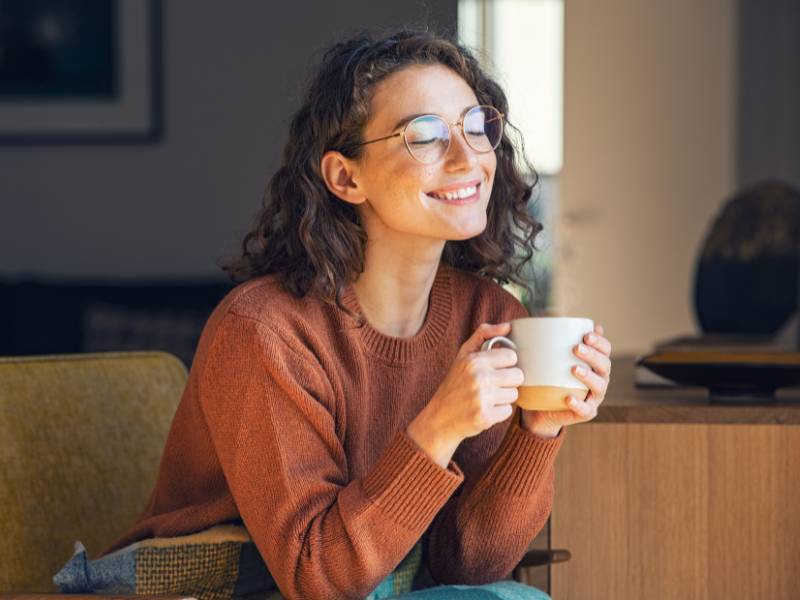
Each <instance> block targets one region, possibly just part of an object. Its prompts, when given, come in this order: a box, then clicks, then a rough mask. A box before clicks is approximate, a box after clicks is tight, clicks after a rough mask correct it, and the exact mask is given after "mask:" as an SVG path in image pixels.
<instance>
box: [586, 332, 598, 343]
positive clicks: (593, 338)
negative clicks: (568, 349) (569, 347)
mask: <svg viewBox="0 0 800 600" xmlns="http://www.w3.org/2000/svg"><path fill="white" fill-rule="evenodd" d="M587 340H588V342H589V343H590V344H594V343H595V342H596V341H597V338H596V337H595V336H594V335H593V334H591V333H590V334H589V337H588V338H587Z"/></svg>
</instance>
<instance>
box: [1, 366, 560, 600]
mask: <svg viewBox="0 0 800 600" xmlns="http://www.w3.org/2000/svg"><path fill="white" fill-rule="evenodd" d="M186 377H187V373H186V368H185V367H184V366H183V364H182V363H181V362H180V361H179V360H178V359H177V358H176V357H174V356H172V355H170V354H166V353H163V352H121V353H102V354H71V355H58V356H32V357H12V358H0V600H8V599H9V598H11V597H26V598H27V599H28V600H33V599H34V598H36V597H37V596H21V595H20V594H21V593H23V592H27V593H29V594H30V593H34V592H35V593H40V594H41V593H49V594H55V593H56V591H57V590H56V588H55V586H54V585H53V583H52V576H53V574H54V573H56V572H57V571H58V570H59V569H60V568H61V567H62V566H63V565H64V563H65V562H66V561H67V560H68V559H69V558H70V556H71V555H72V552H73V544H74V542H75V541H76V540H81V541H82V542H83V543H84V545H85V546H86V549H87V551H88V554H89V556H96V555H97V554H98V553H99V552H101V551H102V550H103V549H105V548H106V547H107V546H108V545H109V544H110V543H111V542H112V541H113V540H114V539H116V538H117V537H118V536H119V535H121V534H122V533H124V531H125V530H126V529H127V528H128V527H129V526H130V525H131V524H132V523H133V522H134V520H135V519H136V517H137V516H138V515H139V514H140V512H141V511H142V510H143V508H144V506H145V504H146V502H147V499H148V497H149V494H150V492H151V490H152V487H153V484H154V482H155V477H156V472H157V468H158V463H159V460H160V457H161V453H162V451H163V447H164V442H165V440H166V436H167V432H168V430H169V426H170V423H171V421H172V417H173V415H174V413H175V409H176V408H177V405H178V402H179V401H180V397H181V394H182V392H183V388H184V386H185V384H186ZM568 558H569V553H568V552H566V551H563V550H535V551H531V552H529V553H528V554H527V555H526V556H525V558H524V559H523V560H522V562H521V563H520V564H519V565H518V567H517V569H515V572H514V576H515V578H516V579H519V576H520V574H521V570H522V569H523V568H524V567H527V566H535V565H543V564H547V563H551V562H560V561H563V560H567V559H568ZM103 597H105V598H110V597H112V596H100V595H93V596H77V595H74V596H69V598H71V599H72V600H78V599H79V598H93V599H95V600H98V599H100V598H103ZM115 597H120V596H115ZM141 598H144V596H141V595H140V596H137V599H141ZM162 598H166V597H164V596H162ZM172 598H176V597H174V596H173V597H172Z"/></svg>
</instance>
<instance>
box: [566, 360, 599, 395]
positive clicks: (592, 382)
mask: <svg viewBox="0 0 800 600" xmlns="http://www.w3.org/2000/svg"><path fill="white" fill-rule="evenodd" d="M572 373H573V375H574V376H575V377H576V378H577V379H579V380H580V381H582V382H583V383H585V384H586V386H587V387H588V388H589V390H590V391H591V392H592V395H593V396H595V397H596V398H604V397H605V395H606V388H607V386H608V380H607V379H606V378H605V377H601V376H600V375H598V374H597V373H595V372H594V371H587V370H586V369H585V368H584V367H580V366H575V367H572Z"/></svg>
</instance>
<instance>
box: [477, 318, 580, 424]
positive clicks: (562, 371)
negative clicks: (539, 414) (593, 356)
mask: <svg viewBox="0 0 800 600" xmlns="http://www.w3.org/2000/svg"><path fill="white" fill-rule="evenodd" d="M592 331H594V322H593V321H592V320H591V319H583V318H579V317H526V318H524V319H514V320H513V321H511V333H510V334H509V336H508V337H503V336H497V337H493V338H492V339H490V340H486V341H485V342H484V343H483V346H481V350H490V349H491V348H492V347H493V346H494V345H495V344H498V343H499V344H503V345H506V346H508V347H510V348H512V349H513V350H515V351H516V353H517V366H518V367H519V368H520V369H522V372H523V374H524V375H525V380H524V381H523V383H522V385H521V386H520V387H519V397H518V399H517V405H518V406H519V407H520V408H525V409H527V410H547V411H552V410H569V407H568V406H567V403H566V402H567V401H566V398H567V396H569V395H573V396H575V397H576V398H578V399H579V400H583V399H584V398H586V396H587V394H588V392H589V388H588V387H586V384H584V383H583V382H582V381H581V380H580V379H578V378H577V377H575V375H574V373H573V372H572V368H573V367H574V366H575V365H581V366H583V367H584V368H585V369H586V370H587V371H591V367H590V366H589V365H588V364H586V362H584V361H582V360H581V359H579V358H578V357H577V356H576V355H575V353H574V351H573V350H574V349H575V346H577V345H578V344H580V343H583V338H584V336H585V335H586V334H587V333H591V332H592Z"/></svg>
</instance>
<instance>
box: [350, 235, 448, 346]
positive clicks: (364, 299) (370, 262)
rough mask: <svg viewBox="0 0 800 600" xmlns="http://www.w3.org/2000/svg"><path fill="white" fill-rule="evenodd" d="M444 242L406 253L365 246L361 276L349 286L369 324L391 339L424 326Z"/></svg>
mask: <svg viewBox="0 0 800 600" xmlns="http://www.w3.org/2000/svg"><path fill="white" fill-rule="evenodd" d="M443 249H444V242H441V243H438V244H434V245H430V246H428V247H427V248H425V249H424V251H422V249H421V248H420V247H419V246H417V247H416V248H413V250H412V249H411V248H409V249H407V250H408V251H407V252H403V251H398V248H397V247H394V246H393V247H391V248H389V247H382V246H381V245H379V244H373V243H370V242H369V241H368V242H367V247H366V249H365V251H366V254H365V266H364V272H363V273H362V274H361V275H360V276H359V278H358V279H357V280H356V281H355V283H353V289H354V291H355V293H356V297H357V298H358V303H359V305H360V306H361V310H362V311H363V313H364V317H366V319H367V321H368V322H369V324H370V325H371V326H372V327H373V328H374V329H376V330H378V331H379V332H381V333H383V334H385V335H389V336H392V337H401V338H403V337H411V336H413V335H415V334H417V333H418V332H419V330H420V329H421V328H422V325H423V324H424V323H425V317H426V315H427V312H428V301H429V297H430V292H431V287H432V286H433V281H434V279H435V278H436V271H437V270H438V268H439V261H440V260H441V255H442V250H443Z"/></svg>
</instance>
